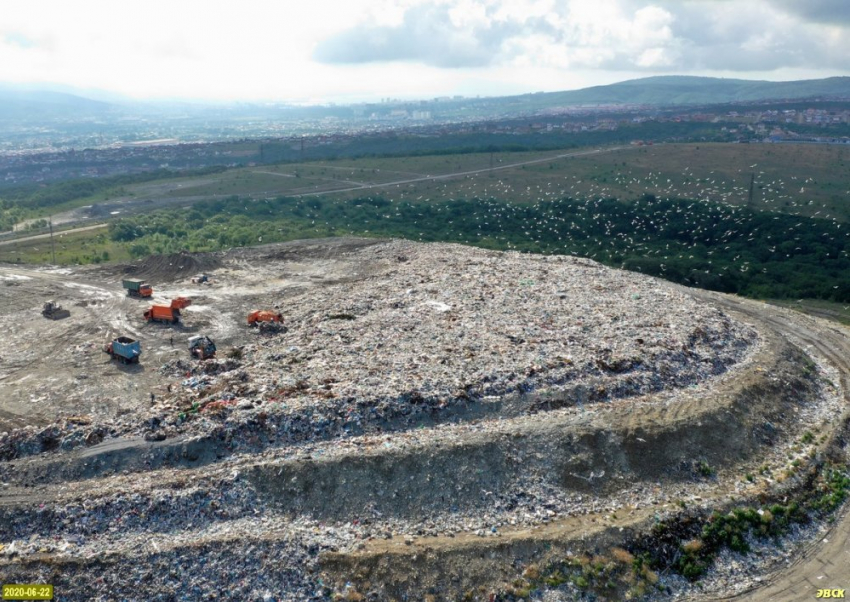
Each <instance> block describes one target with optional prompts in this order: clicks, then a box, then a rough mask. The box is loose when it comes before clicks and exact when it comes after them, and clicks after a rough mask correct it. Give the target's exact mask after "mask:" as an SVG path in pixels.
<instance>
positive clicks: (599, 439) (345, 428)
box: [0, 238, 850, 602]
mask: <svg viewBox="0 0 850 602" xmlns="http://www.w3.org/2000/svg"><path fill="white" fill-rule="evenodd" d="M0 300H2V303H0V331H2V333H3V335H2V337H0V582H2V583H49V584H52V585H53V586H54V588H55V596H56V599H57V600H163V601H166V600H236V599H238V600H257V601H264V602H265V601H272V600H287V601H289V600H292V601H295V600H299V601H300V600H355V601H356V600H410V601H413V600H428V601H434V602H436V601H442V600H484V601H488V602H495V601H496V600H520V599H533V600H546V601H557V600H576V599H585V600H620V599H629V598H632V599H685V598H687V599H689V600H691V599H722V598H724V597H729V596H733V595H736V594H737V595H742V596H744V597H746V599H754V600H759V599H761V600H799V599H809V598H814V597H815V591H816V590H815V589H811V588H810V589H794V588H797V587H802V588H806V587H809V584H810V583H816V582H817V579H818V576H823V574H827V575H829V573H828V571H829V570H831V569H829V567H827V566H826V565H824V568H822V569H821V568H818V571H821V572H817V573H810V572H807V571H812V570H814V569H811V568H809V567H810V565H811V563H807V561H806V560H805V559H807V558H810V559H812V560H813V561H814V560H816V559H817V557H818V554H820V553H821V551H822V547H821V544H820V543H818V542H820V541H827V540H835V539H840V534H841V533H843V532H846V529H847V525H846V523H847V521H846V520H845V519H844V517H843V515H841V514H840V513H839V515H838V518H837V520H832V521H831V522H829V521H821V522H818V521H812V522H808V523H806V524H804V525H802V526H800V527H799V528H794V529H791V530H790V531H789V532H788V533H786V534H784V535H783V538H782V540H781V542H779V543H778V544H777V542H773V543H772V544H770V542H768V543H764V542H762V541H761V540H756V539H753V541H751V542H750V544H751V547H752V549H755V550H757V551H758V553H756V554H748V555H744V554H738V553H735V552H733V551H728V550H726V551H723V552H721V553H720V554H719V556H718V557H717V558H716V562H714V564H713V565H712V566H710V567H708V570H707V571H706V573H705V575H704V576H703V578H702V579H701V580H700V581H698V582H696V583H694V582H693V581H692V580H689V579H687V578H685V577H684V576H682V575H681V574H679V573H677V572H675V571H672V570H670V571H658V570H655V571H651V570H648V569H646V568H643V569H635V567H636V566H639V565H636V564H635V563H636V562H637V561H636V559H637V558H641V557H646V556H641V555H640V554H641V552H642V551H643V552H646V553H648V554H650V555H651V556H655V557H660V556H663V555H664V554H667V553H670V552H669V549H667V548H665V546H667V547H668V548H669V547H670V546H671V545H673V544H671V542H670V541H668V540H666V539H665V540H664V541H660V540H661V539H664V538H662V537H660V536H659V535H658V534H659V533H660V531H659V529H657V528H655V527H657V525H659V524H665V525H672V524H676V525H679V527H678V528H681V530H682V533H683V538H685V539H687V538H688V537H690V536H691V535H692V534H691V535H689V534H688V529H689V525H692V524H696V522H697V521H698V520H699V519H700V517H705V516H707V515H708V514H709V513H711V512H712V511H713V510H719V511H721V512H722V513H726V512H729V511H730V509H732V508H734V507H736V506H739V505H752V506H756V507H759V505H763V504H768V503H771V502H774V501H776V502H777V503H780V502H783V500H787V499H788V498H789V497H793V496H795V495H797V493H798V492H799V491H800V490H801V488H805V487H806V486H807V483H808V484H809V485H810V484H811V480H809V481H807V476H806V475H810V474H814V472H815V471H817V470H819V469H820V467H822V466H823V465H825V463H828V462H835V463H841V462H843V463H846V462H847V460H848V459H847V450H846V436H847V432H846V431H847V425H848V404H847V400H848V398H847V390H846V386H847V381H846V376H847V372H848V360H847V358H848V357H850V345H848V342H847V337H846V329H844V328H843V327H841V326H838V325H836V324H834V323H830V322H827V321H824V320H821V319H818V318H813V317H808V316H805V315H803V314H800V313H798V312H794V311H792V310H787V309H782V308H779V307H774V306H769V305H766V304H764V303H761V302H755V301H748V300H745V299H741V298H737V297H731V296H726V295H722V294H719V293H709V292H706V291H699V290H691V289H685V288H682V287H677V286H675V285H672V284H670V283H668V282H665V281H663V280H659V279H655V278H650V277H646V276H642V275H640V274H637V273H632V272H625V271H620V270H614V269H610V268H607V267H603V266H602V265H601V264H598V263H595V262H593V261H591V260H589V259H583V258H577V257H569V256H543V255H531V254H520V253H504V252H496V251H488V250H482V249H477V248H473V247H465V246H460V245H451V244H423V243H414V242H408V241H400V240H371V239H353V238H339V239H320V240H307V241H296V242H291V243H283V244H277V245H269V246H265V247H257V248H252V249H234V250H231V251H227V252H222V253H216V254H181V255H173V256H153V257H150V258H147V259H144V260H139V261H138V262H137V263H136V264H132V265H101V266H87V267H74V268H63V269H59V268H46V267H34V266H33V267H27V266H20V265H11V264H5V265H0ZM48 303H49V305H46V304H48ZM154 308H160V309H154ZM256 312H259V313H256ZM252 315H253V317H251V316H252ZM249 321H253V323H252V324H249ZM804 433H806V434H807V435H805V436H804ZM762 516H763V517H764V515H762ZM765 520H767V519H765ZM842 529H843V530H844V531H841V530H842ZM668 534H669V532H668ZM654 536H655V539H653V537H654ZM846 539H847V538H846V537H845V538H843V540H844V541H846ZM769 544H770V545H769ZM689 545H691V547H696V544H689ZM823 545H827V544H823ZM677 546H678V542H677V543H676V545H675V546H674V547H676V549H677V550H679V549H685V550H687V549H688V547H687V545H685V546H684V548H681V547H680V546H679V547H677ZM665 550H666V551H665ZM676 553H680V552H676ZM844 553H845V554H846V551H845V552H844ZM792 558H794V559H796V560H795V561H794V562H791V560H790V559H792ZM800 559H802V560H800ZM674 560H675V559H674ZM846 560H847V557H846V555H845V556H844V564H843V566H844V567H846V566H847V564H846ZM552 567H559V568H558V569H557V571H556V570H554V569H553V568H552ZM570 571H572V572H570ZM795 571H796V572H795ZM823 571H826V573H824V572H823ZM837 575H840V574H837ZM844 576H845V577H846V575H844ZM807 580H808V581H807ZM826 581H829V583H826ZM821 583H823V587H840V586H841V584H840V583H839V582H838V581H830V580H829V579H826V580H825V581H822V582H821ZM844 585H847V584H846V582H845V583H844ZM818 587H820V586H818ZM809 594H810V595H809Z"/></svg>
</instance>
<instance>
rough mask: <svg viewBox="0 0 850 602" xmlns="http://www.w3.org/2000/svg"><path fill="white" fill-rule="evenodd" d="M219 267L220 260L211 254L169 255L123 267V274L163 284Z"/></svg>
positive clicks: (152, 256)
mask: <svg viewBox="0 0 850 602" xmlns="http://www.w3.org/2000/svg"><path fill="white" fill-rule="evenodd" d="M221 265H222V264H221V260H220V259H219V258H218V257H217V256H216V255H214V254H212V253H171V254H169V255H151V256H150V257H146V258H145V259H144V260H143V261H142V262H141V263H137V264H133V265H129V266H127V267H125V268H124V274H126V275H132V276H140V277H144V278H146V279H147V280H150V281H153V282H164V281H173V280H180V279H182V278H191V277H192V276H195V275H196V274H200V273H203V272H210V271H212V270H215V269H217V268H220V267H221Z"/></svg>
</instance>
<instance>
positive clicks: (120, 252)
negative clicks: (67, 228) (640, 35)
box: [0, 228, 131, 265]
mask: <svg viewBox="0 0 850 602" xmlns="http://www.w3.org/2000/svg"><path fill="white" fill-rule="evenodd" d="M53 244H54V247H55V250H56V263H57V264H59V265H69V264H77V263H101V262H108V261H129V260H130V259H131V255H130V252H129V251H128V248H127V245H123V244H120V243H117V242H114V241H112V240H110V238H109V235H108V233H107V231H106V228H103V229H100V230H90V231H86V232H72V233H62V232H59V233H57V234H56V235H55V236H54V240H53ZM0 262H9V263H33V264H47V263H53V253H52V251H51V246H50V239H49V238H39V239H36V240H28V241H22V242H16V243H11V244H7V245H2V246H0Z"/></svg>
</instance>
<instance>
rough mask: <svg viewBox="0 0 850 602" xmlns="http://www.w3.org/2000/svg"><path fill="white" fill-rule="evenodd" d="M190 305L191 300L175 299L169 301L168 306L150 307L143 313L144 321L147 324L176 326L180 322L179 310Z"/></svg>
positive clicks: (184, 298)
mask: <svg viewBox="0 0 850 602" xmlns="http://www.w3.org/2000/svg"><path fill="white" fill-rule="evenodd" d="M191 304H192V300H191V299H187V298H186V297H177V298H176V299H172V300H171V304H170V305H151V306H150V308H149V309H148V310H147V311H146V312H145V320H147V321H148V322H166V323H171V324H177V322H179V321H180V310H181V309H183V308H184V307H188V306H190V305H191Z"/></svg>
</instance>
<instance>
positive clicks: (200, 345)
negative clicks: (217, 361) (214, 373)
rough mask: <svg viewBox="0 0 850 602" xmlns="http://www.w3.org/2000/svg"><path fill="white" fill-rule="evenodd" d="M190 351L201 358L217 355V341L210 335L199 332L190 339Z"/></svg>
mask: <svg viewBox="0 0 850 602" xmlns="http://www.w3.org/2000/svg"><path fill="white" fill-rule="evenodd" d="M189 353H191V354H192V357H195V358H198V359H199V360H206V359H209V358H211V357H215V343H214V342H213V340H212V339H211V338H209V337H208V336H205V335H202V334H199V335H196V336H193V337H191V338H190V339H189Z"/></svg>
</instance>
